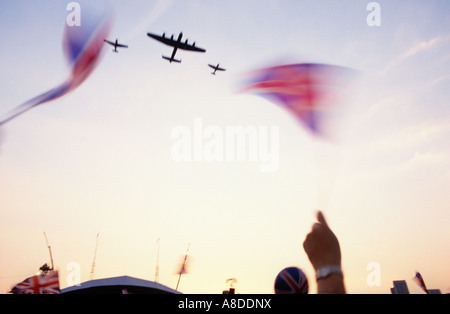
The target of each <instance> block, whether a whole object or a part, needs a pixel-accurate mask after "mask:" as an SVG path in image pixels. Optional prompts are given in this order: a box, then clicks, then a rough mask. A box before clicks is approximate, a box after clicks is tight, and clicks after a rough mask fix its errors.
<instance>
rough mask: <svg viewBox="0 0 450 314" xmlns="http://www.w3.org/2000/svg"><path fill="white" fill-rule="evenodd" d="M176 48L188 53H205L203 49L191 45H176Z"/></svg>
mask: <svg viewBox="0 0 450 314" xmlns="http://www.w3.org/2000/svg"><path fill="white" fill-rule="evenodd" d="M177 45H178V48H180V49H183V50H189V51H196V52H206V50H205V49H203V48H200V47H196V46H195V44H193V45H189V44H186V43H179V44H178V43H177Z"/></svg>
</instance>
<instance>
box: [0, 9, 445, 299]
mask: <svg viewBox="0 0 450 314" xmlns="http://www.w3.org/2000/svg"><path fill="white" fill-rule="evenodd" d="M77 2H78V3H80V5H81V6H80V7H81V18H83V8H86V7H87V6H86V4H85V3H83V1H77ZM370 2H371V1H361V0H346V1H331V0H318V1H303V0H302V1H297V0H296V1H294V0H283V1H273V0H258V1H256V0H245V1H235V0H230V1H204V0H187V1H177V0H172V1H166V0H164V1H162V0H161V1H148V0H145V1H143V0H142V1H139V0H130V1H119V0H110V1H106V0H104V1H97V2H96V7H97V9H100V10H108V11H111V12H113V15H114V25H113V27H112V30H111V34H110V39H112V40H115V39H116V38H118V39H119V41H120V42H123V43H125V44H127V45H128V46H129V48H128V49H122V50H120V52H119V53H114V52H112V51H111V49H112V47H110V46H107V45H106V44H105V47H104V56H103V58H102V60H101V62H100V63H99V65H98V67H97V68H96V69H95V71H94V72H93V73H92V75H91V76H90V77H89V78H88V79H87V80H86V81H85V82H84V83H83V84H82V85H81V86H80V87H79V88H78V89H76V90H75V91H73V92H72V93H70V94H68V95H66V96H64V97H62V98H60V99H58V100H55V101H53V102H50V103H47V104H44V105H42V106H39V107H36V108H34V109H32V110H30V111H28V112H27V113H25V114H23V115H22V116H20V117H18V118H16V119H14V120H12V121H10V122H9V123H7V124H5V125H4V126H2V127H1V129H0V217H1V219H0V265H2V268H1V270H0V293H6V292H7V291H8V289H10V288H11V287H12V286H13V285H14V284H15V283H18V282H20V281H22V280H23V279H25V278H27V277H30V276H32V275H34V274H35V273H36V272H37V271H38V268H39V267H40V266H41V265H42V264H44V263H50V257H49V250H48V248H47V243H46V239H45V237H44V232H45V235H46V236H47V239H48V243H49V245H50V247H51V251H52V256H53V260H54V264H55V268H56V269H58V270H59V271H60V285H61V287H62V288H64V287H67V286H70V285H72V284H74V283H76V282H79V281H81V282H84V281H87V280H89V278H90V275H91V273H93V275H94V278H96V279H98V278H107V277H114V276H122V275H128V276H133V277H137V278H141V279H147V280H152V281H153V280H155V279H157V280H158V282H160V283H162V284H164V285H166V286H168V287H171V288H175V286H176V284H177V280H178V275H177V274H176V273H177V271H178V268H179V266H180V264H181V262H182V260H183V257H184V254H185V253H186V250H187V249H188V248H189V252H188V253H189V254H188V255H189V259H188V262H189V263H188V273H187V274H185V275H183V276H182V278H181V281H180V286H179V290H180V291H181V292H184V293H196V294H197V293H198V294H202V293H212V294H215V293H221V292H222V290H224V289H227V279H230V278H235V279H237V281H236V284H235V287H236V291H237V292H238V293H242V294H246V293H256V294H260V293H261V294H262V293H267V294H271V293H273V292H274V290H273V285H274V280H275V277H276V275H277V274H278V272H279V271H281V270H282V269H283V268H285V267H288V266H297V267H299V268H301V269H303V270H304V272H305V273H306V276H307V278H308V280H309V283H310V293H315V292H316V285H315V282H314V271H313V268H312V267H311V264H310V263H309V260H308V258H307V256H306V254H305V252H304V250H303V246H302V243H303V241H304V239H305V237H306V235H307V234H308V233H309V232H310V230H311V226H312V224H313V223H314V222H315V214H316V211H317V210H318V209H320V210H322V211H323V212H324V214H325V216H326V218H327V221H328V223H329V225H330V226H331V228H332V229H333V231H334V232H335V234H336V235H337V237H338V238H339V241H340V245H341V250H342V266H343V269H344V274H345V283H346V287H347V291H348V292H349V293H363V294H385V293H390V288H391V287H392V286H393V285H392V282H393V281H394V280H406V282H407V284H408V287H409V289H410V292H411V293H417V294H420V293H423V292H422V291H421V289H420V288H419V287H418V286H417V285H416V284H415V283H414V282H413V280H412V277H413V276H414V274H415V272H416V271H419V272H421V274H422V276H423V278H424V279H425V283H426V284H427V287H428V288H434V289H441V291H442V292H443V293H448V292H450V274H449V272H448V271H447V267H448V261H449V260H450V234H449V226H450V210H449V209H450V208H449V196H448V191H450V170H449V169H450V145H449V141H448V138H449V136H450V108H449V107H448V99H450V91H449V89H448V85H449V83H450V71H449V69H450V20H449V19H448V17H447V12H448V11H449V9H450V3H449V2H448V1H447V0H432V1H426V2H424V1H418V0H394V1H393V0H391V1H381V0H380V1H376V3H377V4H378V6H377V9H376V11H375V13H376V14H378V13H379V15H376V17H377V18H379V19H378V20H377V19H371V18H369V21H368V17H369V15H371V14H375V13H374V12H372V9H371V8H372V6H369V10H368V4H369V3H370ZM69 3H70V1H60V0H49V1H33V2H30V1H24V0H14V1H13V0H4V1H1V3H0V26H1V27H0V37H1V38H2V43H3V44H2V49H1V50H0V68H1V69H2V71H1V73H0V91H1V101H0V116H4V115H6V114H7V112H8V111H9V110H12V109H13V108H14V107H16V106H18V105H20V104H22V103H24V102H25V101H27V100H29V99H31V98H33V97H35V96H37V95H39V94H41V93H43V92H45V91H47V90H49V89H51V88H53V87H55V86H57V85H58V84H60V83H61V82H62V81H63V80H65V79H66V78H67V76H68V75H69V73H70V69H69V67H68V65H67V62H66V60H65V56H64V52H63V49H62V38H63V31H64V27H65V23H66V18H67V16H68V15H69V13H70V11H68V10H67V5H68V4H69ZM81 21H83V20H81ZM375 21H377V22H379V23H378V24H376V25H373V23H374V22H375ZM369 24H371V25H369ZM147 32H152V33H156V34H162V33H164V32H165V33H166V35H171V34H175V36H177V35H178V34H179V33H180V32H183V34H184V36H185V38H188V39H189V42H193V41H195V42H196V45H197V46H199V47H202V48H205V49H206V50H207V51H206V53H193V52H188V51H178V53H177V58H180V59H182V63H180V64H176V63H172V64H170V63H168V62H167V61H166V60H164V59H162V58H161V56H162V55H170V54H171V52H172V50H171V48H170V47H168V46H165V45H163V44H161V43H159V42H157V41H155V40H153V39H151V38H149V37H147V36H146V33H147ZM307 62H316V63H325V64H333V65H339V66H344V67H349V68H351V69H354V70H356V71H357V72H358V77H357V79H356V81H355V82H353V83H352V84H351V86H350V88H349V89H348V90H347V93H346V97H345V101H344V102H343V104H340V105H341V107H339V108H340V109H339V110H340V111H341V113H342V114H341V116H340V118H339V120H338V121H337V123H336V126H335V128H334V134H333V135H335V136H334V139H333V141H331V142H330V141H327V140H323V139H319V138H316V137H314V136H312V135H311V134H310V133H309V132H307V131H306V129H305V128H304V127H303V125H301V124H300V123H298V121H297V120H295V119H294V118H293V117H292V116H291V115H290V114H289V113H288V112H287V111H285V110H284V109H283V108H281V107H279V106H277V105H275V104H273V103H271V102H270V101H268V100H267V99H265V98H263V97H259V96H257V95H255V94H251V93H239V92H237V86H238V82H239V81H240V79H242V77H243V76H245V74H246V73H249V72H250V71H253V70H256V69H260V68H264V67H267V66H274V65H282V64H293V63H307ZM209 63H210V64H217V63H220V64H221V66H223V67H224V68H226V69H227V71H226V72H220V73H219V72H218V73H217V75H211V69H210V68H208V66H207V64H209ZM233 127H247V128H248V127H249V128H251V129H252V130H256V134H257V135H258V136H259V142H258V143H260V144H261V143H263V144H266V146H267V147H266V148H268V149H269V148H270V149H271V153H272V154H271V155H265V156H263V155H262V154H261V153H260V151H258V154H257V156H258V158H257V159H250V158H244V159H243V160H234V161H232V160H227V159H226V158H223V160H222V161H218V160H209V159H208V158H207V157H205V156H207V155H205V150H200V151H198V150H196V149H195V147H196V146H195V145H194V144H193V146H192V147H191V148H192V149H193V150H192V151H191V153H192V155H191V156H194V155H193V154H195V153H199V155H198V156H200V157H201V158H200V160H197V161H196V160H195V158H192V160H191V161H189V160H185V159H183V160H181V161H180V160H178V159H177V156H178V157H179V155H177V153H176V152H177V151H178V152H179V150H177V149H178V148H179V144H180V142H181V138H180V137H179V135H180V134H181V133H182V134H185V135H186V132H187V133H188V135H189V136H191V139H194V138H197V139H198V138H200V141H201V142H202V145H203V146H200V147H201V148H204V147H205V145H206V144H207V143H208V141H209V140H210V139H211V136H212V135H211V134H213V135H214V134H216V135H217V134H222V135H224V134H225V135H226V134H228V133H227V132H229V130H230V128H233ZM267 130H271V131H272V130H275V131H273V132H274V133H270V134H272V136H274V137H268V136H266V135H267V134H268V133H267V132H265V131H267ZM211 131H215V132H216V133H214V132H213V133H208V132H211ZM180 132H181V133H180ZM183 132H184V133H183ZM208 136H209V137H208ZM264 136H266V137H264ZM190 144H192V142H190ZM246 145H248V147H247V146H246ZM250 146H251V145H250V144H248V143H247V144H244V145H243V146H241V149H244V150H246V149H247V148H249V147H250ZM197 149H198V147H197ZM224 149H226V147H224ZM249 149H250V148H249ZM174 151H175V153H174ZM184 152H186V151H184ZM224 154H225V153H224ZM223 156H225V155H223ZM269 157H270V159H267V158H269ZM268 160H269V161H271V162H273V163H272V166H273V167H272V168H271V171H262V169H263V166H264V164H265V163H266V165H267V162H268ZM97 235H98V247H97V251H96V254H95V248H96V240H97ZM94 256H95V268H93V267H92V264H93V260H94ZM156 266H159V275H158V278H155V269H156Z"/></svg>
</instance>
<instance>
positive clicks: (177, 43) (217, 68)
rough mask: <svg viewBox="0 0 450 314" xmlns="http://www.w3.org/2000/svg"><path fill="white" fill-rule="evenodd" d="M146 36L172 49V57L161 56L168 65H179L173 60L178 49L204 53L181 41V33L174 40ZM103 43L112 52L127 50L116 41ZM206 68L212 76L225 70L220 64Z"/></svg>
mask: <svg viewBox="0 0 450 314" xmlns="http://www.w3.org/2000/svg"><path fill="white" fill-rule="evenodd" d="M147 36H148V37H150V38H153V39H155V40H157V41H159V42H161V43H163V44H165V45H167V46H170V47H172V48H173V50H172V55H171V56H170V57H167V56H164V55H163V56H162V58H163V59H165V60H167V61H169V62H170V63H172V62H176V63H181V59H175V55H176V54H177V52H178V50H179V49H180V50H186V51H192V52H200V53H204V52H206V49H203V48H200V47H197V46H196V45H195V42H193V43H192V44H190V43H189V42H188V40H187V39H186V40H185V41H183V33H180V34H179V35H178V38H174V35H171V36H170V37H166V33H163V34H162V35H161V36H160V35H156V34H153V33H147ZM104 42H105V43H107V44H110V45H111V46H113V47H114V49H113V51H114V52H118V50H117V48H128V46H127V45H125V44H121V43H119V41H118V40H117V39H116V40H115V41H110V40H107V39H105V40H104ZM208 66H209V67H211V68H212V69H213V70H214V71H213V72H211V74H212V75H216V72H217V71H226V69H225V68H222V67H220V64H217V65H212V64H208Z"/></svg>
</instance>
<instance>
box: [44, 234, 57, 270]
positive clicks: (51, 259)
mask: <svg viewBox="0 0 450 314" xmlns="http://www.w3.org/2000/svg"><path fill="white" fill-rule="evenodd" d="M44 237H45V242H46V243H47V247H48V251H49V253H50V262H51V264H52V269H51V270H52V271H53V270H54V269H55V268H54V266H53V256H52V248H51V246H50V245H49V244H48V239H47V234H46V233H45V231H44Z"/></svg>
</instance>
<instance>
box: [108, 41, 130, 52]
mask: <svg viewBox="0 0 450 314" xmlns="http://www.w3.org/2000/svg"><path fill="white" fill-rule="evenodd" d="M103 41H104V42H105V43H108V44H110V45H111V46H114V50H113V51H114V52H119V51H118V50H117V47H120V48H128V46H127V45H124V44H119V41H118V40H117V39H116V41H115V42H113V41H109V40H106V39H104V40H103Z"/></svg>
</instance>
